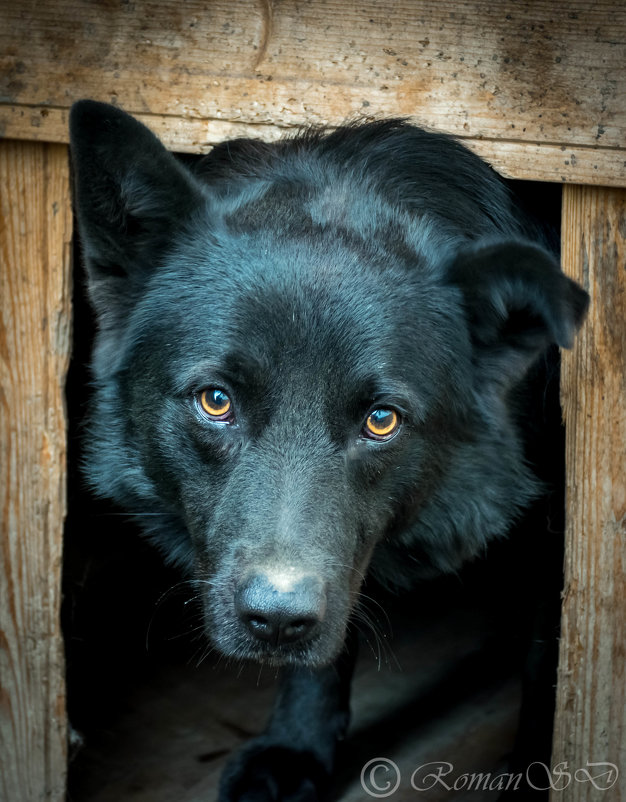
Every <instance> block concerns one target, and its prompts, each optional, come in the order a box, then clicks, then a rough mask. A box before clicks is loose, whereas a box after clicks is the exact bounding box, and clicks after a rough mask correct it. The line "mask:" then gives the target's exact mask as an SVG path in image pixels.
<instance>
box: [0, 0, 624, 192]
mask: <svg viewBox="0 0 626 802" xmlns="http://www.w3.org/2000/svg"><path fill="white" fill-rule="evenodd" d="M0 54H1V55H0V134H1V135H3V136H5V137H13V138H19V139H35V140H43V141H53V142H66V141H67V110H68V109H69V107H70V105H71V103H72V102H73V101H75V100H78V99H79V98H81V97H92V98H95V99H99V100H104V101H108V102H112V103H117V104H119V105H120V106H122V107H123V108H125V109H126V110H128V111H130V112H132V113H134V114H136V115H138V116H139V117H140V118H142V119H144V121H146V122H148V124H149V125H150V127H152V128H153V129H154V130H156V131H157V133H159V134H160V135H161V136H163V138H164V140H165V141H166V143H167V145H168V146H169V147H171V148H173V149H176V150H180V151H192V152H204V151H206V150H208V149H209V148H210V147H211V146H212V145H213V144H214V143H215V142H217V141H221V140H223V139H225V138H230V137H233V136H250V135H252V136H262V137H264V138H269V139H271V138H276V136H278V135H279V134H281V133H284V132H285V131H286V130H289V129H293V128H296V127H298V126H301V125H305V124H310V123H315V124H317V123H319V124H324V125H331V126H332V125H337V124H339V123H341V122H342V121H344V120H345V119H346V118H354V117H355V116H361V115H365V116H375V117H380V116H390V115H403V116H408V117H410V118H411V119H413V120H414V121H415V122H417V123H419V124H422V125H425V126H427V127H429V128H433V129H437V130H442V131H448V132H450V133H452V134H454V135H455V136H458V137H462V138H463V139H465V140H466V141H467V143H468V144H469V145H470V147H472V148H473V149H474V150H476V151H477V152H478V153H480V154H481V155H483V156H484V157H486V158H487V159H488V160H489V161H491V162H492V163H493V164H494V166H495V167H496V168H497V169H498V170H500V171H501V172H502V173H504V174H506V175H508V176H511V177H517V178H526V179H537V180H542V181H566V182H572V183H579V184H598V185H611V186H620V185H623V186H626V3H625V2H624V0H617V2H616V0H604V2H602V0H600V2H597V3H589V2H587V0H517V2H514V0H506V1H505V2H500V1H499V0H491V1H490V2H485V1H484V0H483V2H480V0H469V1H468V2H465V3H460V2H458V0H387V2H384V3H380V2H376V0H361V1H360V2H357V0H316V2H314V3H301V2H298V1H297V0H281V2H273V0H237V2H236V3H234V2H232V1H231V0H184V2H177V3H174V2H172V0H150V2H149V1H148V0H134V2H132V3H126V2H119V3H94V2H92V1H91V0H46V2H45V3H41V2H39V0H18V1H17V2H15V0H0Z"/></svg>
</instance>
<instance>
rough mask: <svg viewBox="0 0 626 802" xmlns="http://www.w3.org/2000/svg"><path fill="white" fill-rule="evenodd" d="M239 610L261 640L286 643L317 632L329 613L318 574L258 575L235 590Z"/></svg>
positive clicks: (308, 637)
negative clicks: (327, 612) (325, 615)
mask: <svg viewBox="0 0 626 802" xmlns="http://www.w3.org/2000/svg"><path fill="white" fill-rule="evenodd" d="M235 610H236V612H237V615H238V617H239V619H240V620H241V621H242V623H243V624H244V625H245V626H246V628H247V629H248V630H249V632H250V633H251V634H252V635H253V636H254V637H255V638H256V639H257V640H261V641H266V642H268V643H271V644H272V645H273V646H279V645H285V644H290V643H295V642H297V641H304V640H309V639H311V638H312V637H313V636H314V635H315V634H316V632H317V631H318V629H319V626H320V624H321V622H322V620H323V618H324V614H325V612H326V594H325V591H324V586H323V583H322V582H321V580H320V579H319V578H317V577H315V576H301V575H300V576H295V575H292V574H290V573H289V572H275V573H271V574H256V575H255V576H252V577H250V578H249V579H248V580H247V581H246V582H245V583H244V584H243V585H242V586H241V587H240V588H239V589H238V590H237V592H236V593H235Z"/></svg>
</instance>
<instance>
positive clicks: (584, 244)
mask: <svg viewBox="0 0 626 802" xmlns="http://www.w3.org/2000/svg"><path fill="white" fill-rule="evenodd" d="M563 263H564V267H565V269H566V270H567V271H568V273H569V274H570V275H571V276H572V277H573V278H575V279H576V280H577V281H580V282H581V283H582V284H584V286H585V287H586V289H587V290H588V291H589V293H590V295H591V308H590V314H589V319H588V320H587V322H586V324H585V326H584V327H583V330H582V332H581V334H580V335H579V337H578V339H577V340H576V345H575V348H574V350H573V351H572V352H571V353H567V354H565V355H564V359H563V378H562V400H563V409H564V415H565V421H566V425H567V444H566V458H567V530H566V561H565V589H564V594H563V595H564V598H563V619H562V636H561V651H560V661H559V675H558V693H557V719H556V727H555V734H554V755H553V765H557V764H558V763H560V762H561V761H567V762H568V765H569V768H570V770H572V771H573V770H576V769H579V768H584V767H586V765H587V762H588V761H590V762H594V761H595V762H611V763H614V764H615V765H616V766H618V768H619V771H620V772H621V776H620V778H619V779H618V781H617V784H616V785H615V786H614V787H613V788H612V789H611V790H610V791H606V792H601V791H597V790H595V789H594V788H593V786H592V785H591V783H589V782H573V783H572V784H571V786H570V787H569V788H568V790H567V792H566V795H567V799H568V800H571V801H572V802H582V800H599V799H604V798H610V799H611V802H618V801H619V800H626V660H625V650H626V614H625V611H626V190H610V189H602V188H595V187H566V188H565V190H564V198H563ZM604 779H605V781H607V778H604ZM603 793H604V795H603ZM562 797H563V793H562V792H556V793H555V794H554V795H553V798H554V799H555V800H557V799H561V798H562Z"/></svg>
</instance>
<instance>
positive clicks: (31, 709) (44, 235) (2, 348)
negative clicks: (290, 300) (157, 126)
mask: <svg viewBox="0 0 626 802" xmlns="http://www.w3.org/2000/svg"><path fill="white" fill-rule="evenodd" d="M71 235H72V217H71V206H70V201H69V176H68V159H67V148H66V147H64V146H60V145H42V144H34V143H27V142H23V143H22V142H8V141H7V142H0V371H1V384H0V389H1V392H0V455H1V459H0V494H1V499H2V503H1V506H0V510H1V517H0V522H1V527H2V531H1V541H0V543H1V557H0V799H2V800H6V802H34V800H43V799H46V800H62V799H64V779H65V764H66V746H65V744H66V723H65V690H64V687H65V686H64V662H63V648H62V638H61V630H60V621H59V606H60V599H61V584H60V583H61V551H62V549H61V546H62V536H63V519H64V515H65V503H66V500H65V430H66V427H65V414H64V382H65V373H66V368H67V362H68V354H69V335H70V243H71Z"/></svg>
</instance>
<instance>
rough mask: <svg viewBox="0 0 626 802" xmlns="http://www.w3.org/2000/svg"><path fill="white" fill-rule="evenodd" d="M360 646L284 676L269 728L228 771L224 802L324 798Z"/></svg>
mask: <svg viewBox="0 0 626 802" xmlns="http://www.w3.org/2000/svg"><path fill="white" fill-rule="evenodd" d="M356 640H357V639H356V637H355V636H349V638H348V640H347V642H346V647H345V649H344V651H343V652H342V654H341V655H340V657H339V658H338V659H337V660H336V661H335V662H334V663H332V664H331V665H329V666H326V667H325V668H322V669H319V670H317V671H312V670H310V669H305V668H289V669H286V670H285V671H284V674H283V676H282V681H281V686H280V690H279V693H278V697H277V699H276V704H275V706H274V710H273V713H272V717H271V719H270V723H269V726H268V728H267V730H266V731H265V732H264V733H263V734H262V735H260V736H259V737H258V738H255V739H254V740H252V741H251V742H250V743H248V744H247V745H246V746H245V747H244V748H243V749H242V750H241V751H240V752H238V753H237V754H236V755H235V756H234V757H233V758H232V759H231V761H230V762H229V763H228V765H227V766H226V769H225V770H224V773H223V775H222V779H221V783H220V796H219V799H220V802H252V801H254V802H278V800H280V802H317V800H319V799H321V798H323V797H324V796H325V793H326V791H327V790H328V786H329V783H330V778H331V775H332V771H333V766H334V761H335V751H336V747H337V742H338V741H340V740H342V739H343V737H344V736H345V733H346V730H347V727H348V722H349V718H350V711H349V701H350V680H351V678H352V672H353V669H354V663H355V658H356V651H357V643H356Z"/></svg>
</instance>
